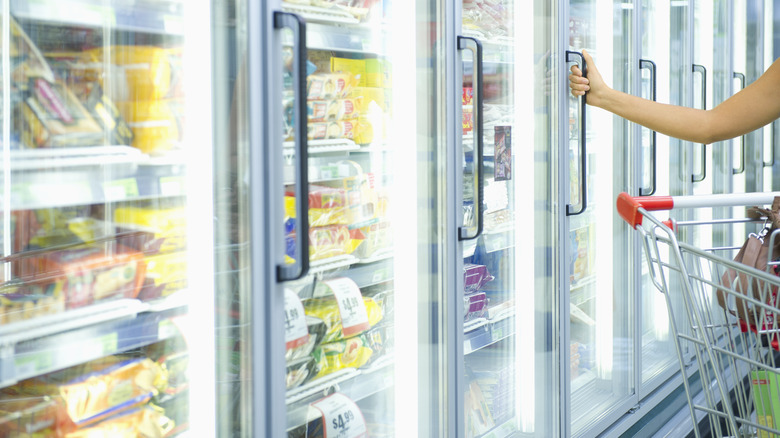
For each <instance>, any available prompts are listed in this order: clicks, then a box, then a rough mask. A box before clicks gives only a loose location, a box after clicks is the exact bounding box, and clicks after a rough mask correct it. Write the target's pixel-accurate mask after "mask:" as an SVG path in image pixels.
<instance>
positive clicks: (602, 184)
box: [583, 0, 618, 380]
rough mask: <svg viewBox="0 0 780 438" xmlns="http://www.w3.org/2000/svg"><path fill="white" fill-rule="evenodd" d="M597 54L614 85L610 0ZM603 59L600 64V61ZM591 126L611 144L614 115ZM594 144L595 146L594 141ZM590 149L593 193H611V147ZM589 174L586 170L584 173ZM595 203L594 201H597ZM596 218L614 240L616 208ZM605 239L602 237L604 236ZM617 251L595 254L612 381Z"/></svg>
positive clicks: (601, 15) (596, 115)
mask: <svg viewBox="0 0 780 438" xmlns="http://www.w3.org/2000/svg"><path fill="white" fill-rule="evenodd" d="M596 11H598V13H596V15H595V19H596V44H597V47H596V48H595V49H596V53H598V60H596V62H598V65H599V71H600V72H601V75H602V77H603V78H604V80H605V81H606V82H607V83H608V84H614V79H613V76H614V72H613V71H612V68H611V63H612V59H613V53H614V48H613V40H614V36H613V34H612V32H613V20H614V19H615V17H614V15H613V14H614V13H613V9H612V2H611V1H610V0H598V1H597V2H596ZM599 60H600V61H599ZM591 121H592V124H591V126H589V127H588V128H589V130H592V131H591V132H592V133H593V135H594V139H597V140H595V142H597V143H598V144H599V145H612V144H614V143H613V139H612V132H613V128H612V123H613V119H612V115H611V114H609V113H606V112H605V111H593V112H592V116H591ZM591 143H594V142H593V141H592V142H591ZM591 148H592V149H591V150H598V153H597V154H593V155H592V157H593V158H592V159H595V163H594V164H595V166H590V167H591V168H592V169H593V174H594V175H593V178H594V183H595V187H594V189H593V192H594V193H612V192H613V191H614V190H613V186H614V183H615V181H614V178H616V177H618V176H616V174H615V171H616V169H613V150H612V148H611V147H596V145H595V144H591ZM583 171H584V172H588V171H587V170H583ZM594 201H595V200H594ZM605 201H606V200H605ZM593 205H594V213H592V214H593V216H592V217H593V218H605V219H607V220H601V221H599V222H598V226H597V229H596V233H597V235H596V236H595V237H596V241H598V239H599V238H607V237H609V238H612V236H614V235H615V234H614V230H613V223H614V221H612V220H609V218H612V217H613V216H614V212H613V210H614V207H613V204H612V202H594V203H593ZM602 236H603V237H602ZM599 249H601V248H593V249H591V250H592V251H598V250H599ZM614 256H615V254H614V252H613V251H611V250H610V249H609V248H607V249H606V250H605V251H604V253H597V254H595V257H594V258H595V259H596V260H598V261H599V262H598V266H597V267H596V318H595V319H596V369H597V371H598V377H599V378H600V379H605V380H608V379H611V376H612V367H613V356H614V348H613V345H614V341H615V339H614V336H615V333H614V330H613V325H614V321H613V318H614V300H613V297H614V294H615V293H616V292H615V288H613V287H610V285H612V284H613V281H614V278H615V277H614V275H613V266H614Z"/></svg>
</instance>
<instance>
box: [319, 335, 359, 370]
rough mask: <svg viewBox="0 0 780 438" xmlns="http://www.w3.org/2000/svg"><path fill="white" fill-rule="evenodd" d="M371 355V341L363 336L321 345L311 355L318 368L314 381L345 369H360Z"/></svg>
mask: <svg viewBox="0 0 780 438" xmlns="http://www.w3.org/2000/svg"><path fill="white" fill-rule="evenodd" d="M373 354H374V350H373V349H372V348H371V341H370V340H369V338H367V337H366V336H365V335H360V336H355V337H352V338H349V339H343V340H341V341H335V342H331V343H328V344H322V345H320V346H319V347H317V349H316V350H314V353H313V354H312V355H313V356H314V358H315V359H316V360H317V363H318V368H319V371H318V373H317V375H316V376H314V379H319V378H320V377H324V376H327V375H328V374H332V373H335V372H336V371H339V370H343V369H345V368H355V369H357V368H360V367H362V366H363V365H365V364H366V363H368V361H369V360H370V359H371V356H372V355H373Z"/></svg>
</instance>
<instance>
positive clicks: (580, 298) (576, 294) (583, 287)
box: [570, 274, 596, 305]
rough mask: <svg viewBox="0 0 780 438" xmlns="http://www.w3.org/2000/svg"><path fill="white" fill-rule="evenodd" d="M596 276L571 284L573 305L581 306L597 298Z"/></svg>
mask: <svg viewBox="0 0 780 438" xmlns="http://www.w3.org/2000/svg"><path fill="white" fill-rule="evenodd" d="M595 285H596V275H595V274H594V275H589V276H587V277H583V278H581V279H579V280H577V281H576V282H572V284H571V289H570V290H571V292H570V295H571V303H572V304H573V305H580V304H582V303H585V302H586V301H590V300H592V299H594V298H596V288H595Z"/></svg>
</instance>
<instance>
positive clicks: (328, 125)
mask: <svg viewBox="0 0 780 438" xmlns="http://www.w3.org/2000/svg"><path fill="white" fill-rule="evenodd" d="M308 133H309V134H308V135H309V140H329V139H339V138H344V139H349V140H352V141H354V142H355V143H357V144H368V143H371V142H372V141H373V139H374V130H373V127H372V126H371V123H370V122H369V121H368V120H367V119H364V118H359V119H356V120H343V121H339V122H323V123H309V125H308Z"/></svg>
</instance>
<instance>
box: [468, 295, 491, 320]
mask: <svg viewBox="0 0 780 438" xmlns="http://www.w3.org/2000/svg"><path fill="white" fill-rule="evenodd" d="M487 306H488V297H487V294H485V293H484V292H477V293H473V294H471V295H466V296H465V297H463V319H464V321H471V320H472V319H477V318H481V317H483V316H484V315H485V313H486V312H487Z"/></svg>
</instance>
